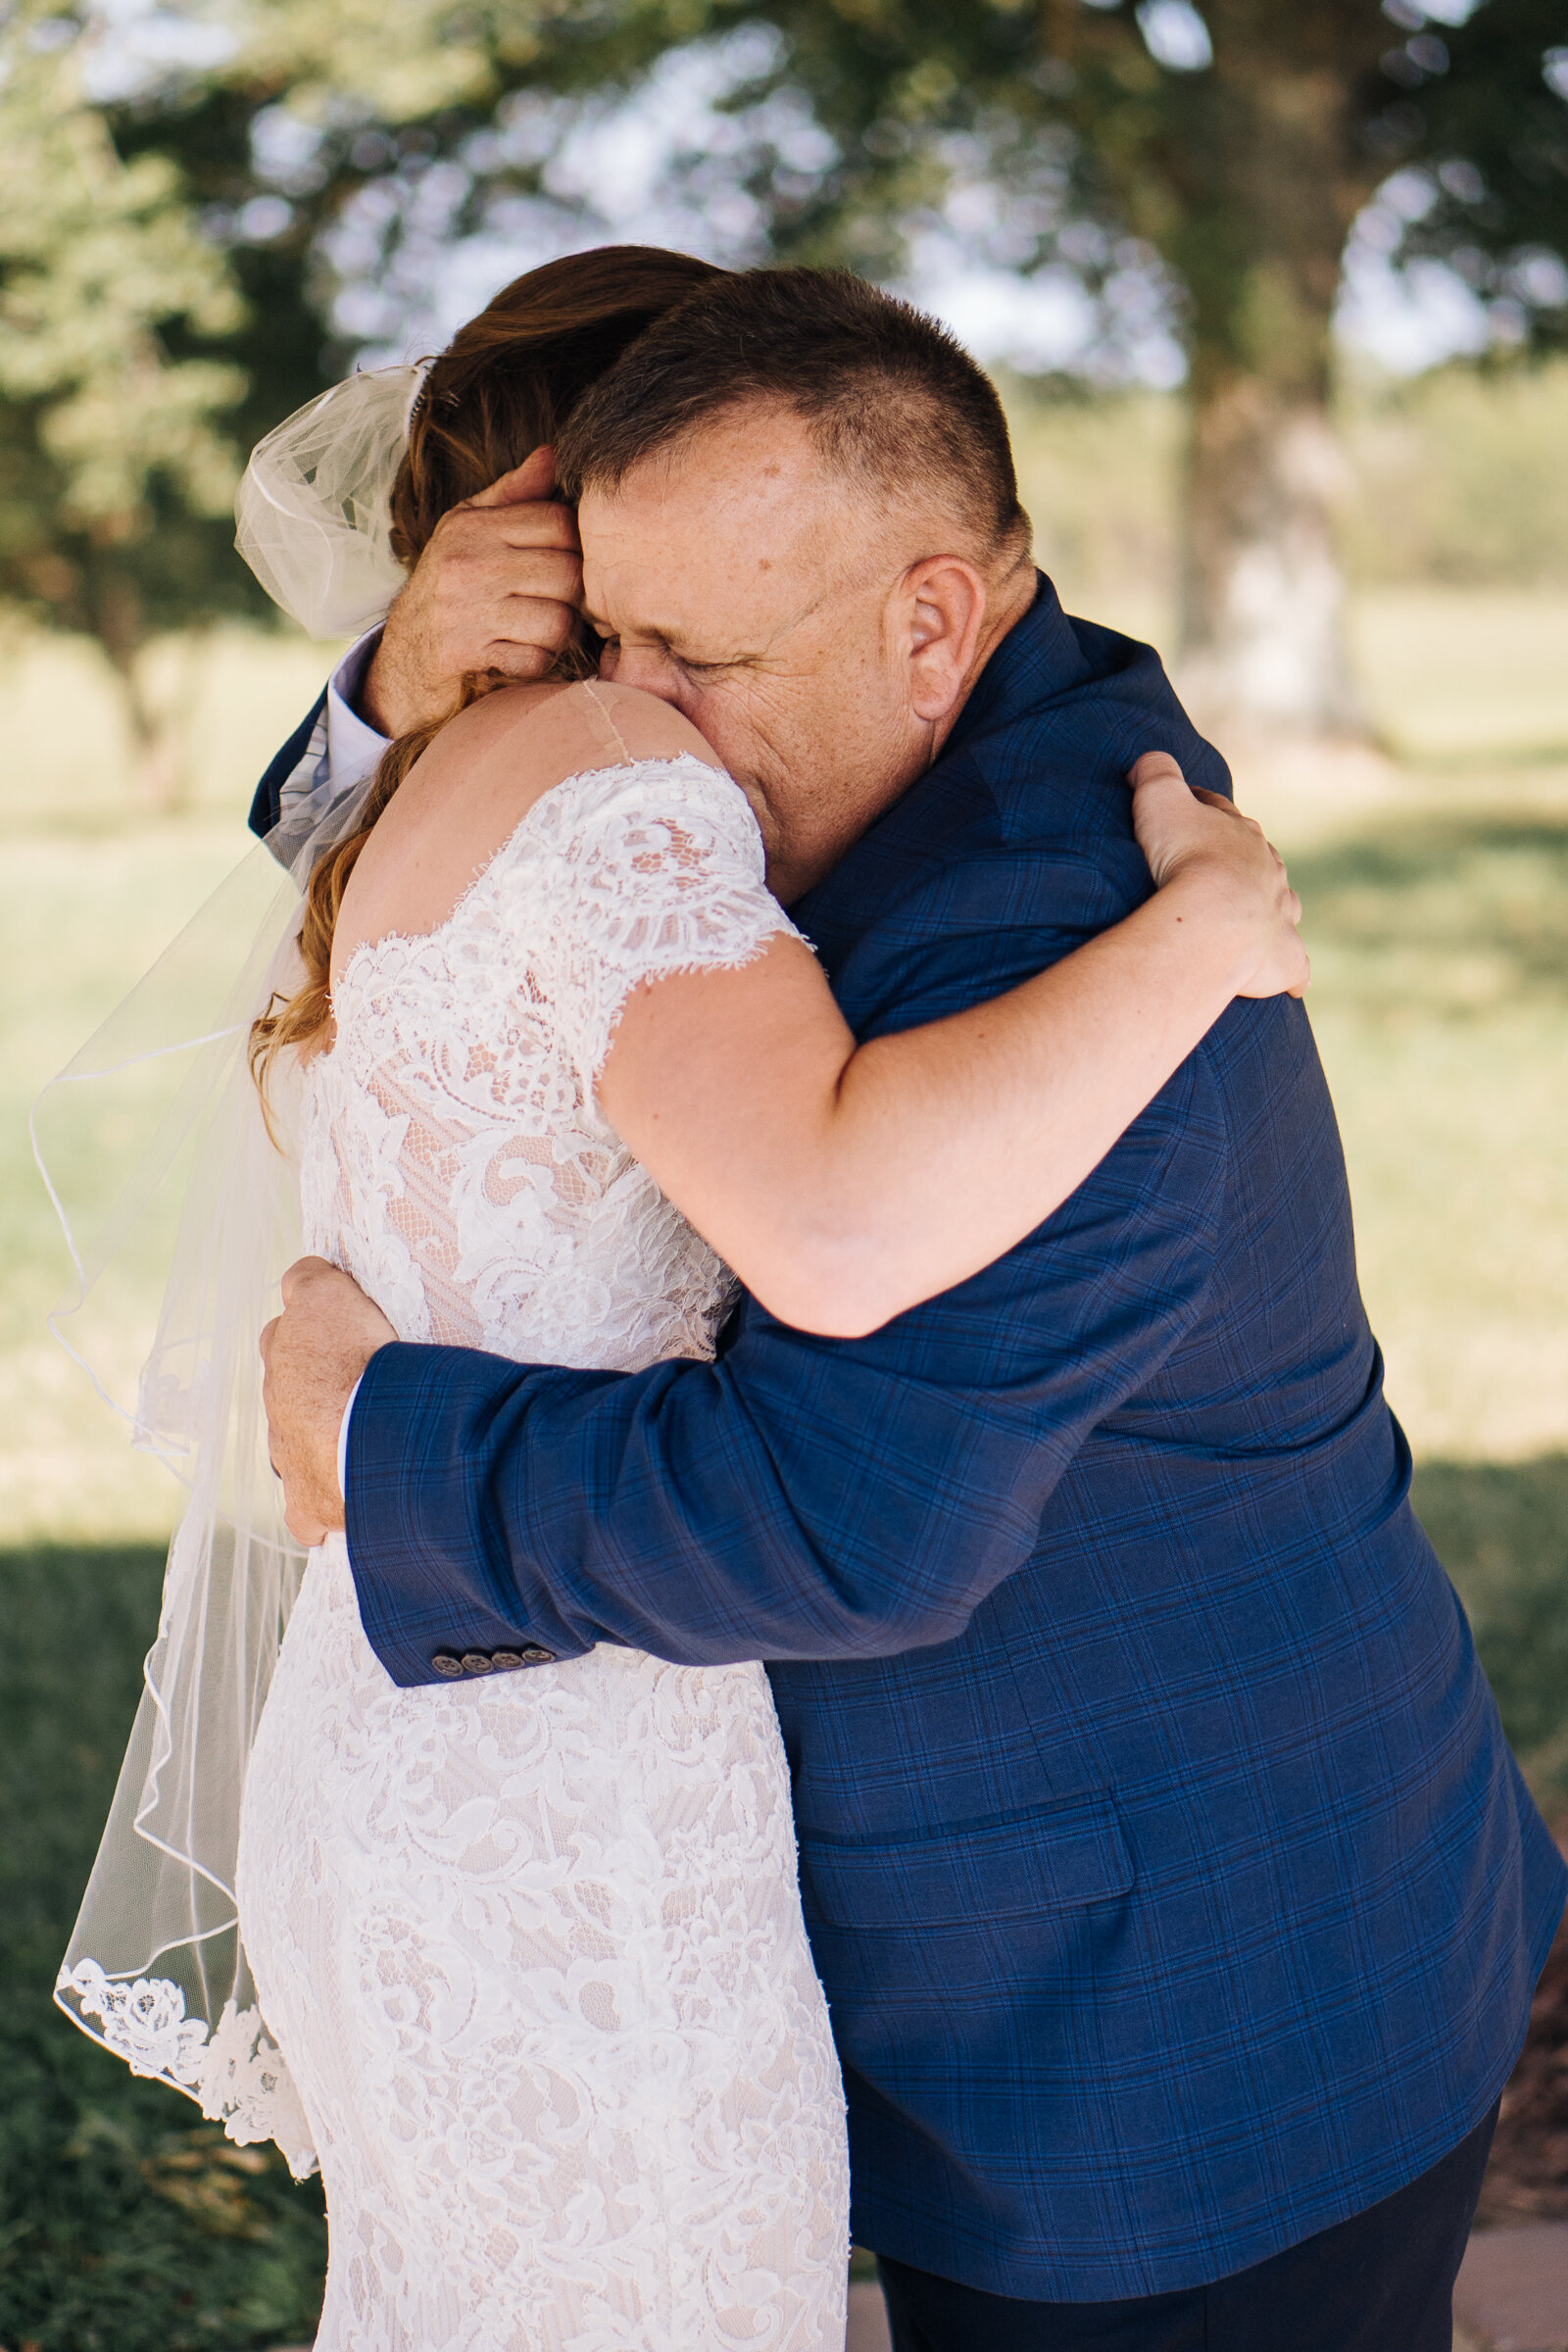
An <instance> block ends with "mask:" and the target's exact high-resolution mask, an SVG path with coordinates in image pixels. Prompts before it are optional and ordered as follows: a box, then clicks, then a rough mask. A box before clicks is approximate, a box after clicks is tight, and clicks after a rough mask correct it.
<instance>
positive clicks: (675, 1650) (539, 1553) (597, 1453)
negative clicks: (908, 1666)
mask: <svg viewBox="0 0 1568 2352" xmlns="http://www.w3.org/2000/svg"><path fill="white" fill-rule="evenodd" d="M1129 862H1130V861H1129ZM932 887H933V888H936V889H938V890H940V891H941V893H942V897H943V909H944V927H945V937H944V938H943V940H942V942H941V948H942V951H943V952H941V953H936V952H934V947H933V934H932V926H931V922H930V921H929V920H925V921H922V920H921V917H920V908H919V907H918V906H915V905H911V904H910V903H909V902H906V903H905V904H904V905H902V906H901V907H899V908H898V910H897V915H896V917H895V918H894V919H893V920H892V921H891V922H889V923H888V924H885V925H883V926H882V927H881V928H880V930H879V932H878V934H877V935H876V936H875V937H874V938H870V939H868V940H867V941H866V942H865V943H864V954H865V957H866V959H867V961H868V962H870V963H871V964H873V965H874V967H875V987H876V990H877V992H878V993H879V994H882V995H883V997H884V1001H885V1002H886V1003H888V1004H889V1005H890V1007H891V1006H892V1005H895V1004H896V1005H897V1012H896V1015H895V1014H893V1013H892V1012H891V1010H890V1013H889V1015H888V1016H887V1017H886V1018H884V1019H883V1020H879V1021H876V1022H874V1023H873V1026H876V1027H882V1026H889V1027H904V1026H906V1025H911V1024H913V1023H915V1022H918V1021H920V1020H923V1019H926V1018H929V1017H930V1016H931V1015H932V1014H933V1013H936V1012H939V1011H947V1010H952V1009H954V1007H955V1005H956V1003H958V1002H962V1001H968V1002H974V1001H976V1000H977V999H981V998H985V997H988V996H992V995H995V994H996V993H997V992H998V991H999V990H1000V989H1002V988H1005V987H1006V986H1008V985H1010V984H1011V983H1012V981H1014V980H1015V979H1017V978H1020V977H1022V976H1023V975H1024V974H1026V973H1028V972H1030V971H1034V970H1038V969H1040V968H1041V967H1042V966H1044V965H1045V964H1047V963H1050V962H1052V961H1054V960H1055V959H1056V958H1057V957H1059V956H1061V955H1062V954H1064V953H1065V952H1066V950H1067V948H1068V947H1070V946H1074V945H1076V944H1078V941H1079V940H1080V939H1081V938H1082V937H1083V935H1084V933H1085V932H1086V931H1089V930H1097V929H1099V928H1100V927H1101V925H1102V923H1103V921H1104V920H1106V919H1110V920H1114V919H1115V914H1116V912H1118V911H1120V910H1121V909H1120V908H1119V907H1113V906H1110V905H1105V904H1103V901H1104V899H1105V898H1106V896H1107V895H1108V896H1109V897H1110V898H1112V899H1114V898H1116V897H1119V896H1120V895H1121V888H1122V886H1119V885H1118V886H1116V887H1114V888H1112V889H1111V890H1110V891H1109V893H1108V894H1107V892H1106V884H1105V877H1104V875H1103V872H1102V871H1100V870H1099V868H1098V866H1097V865H1095V864H1085V863H1083V862H1080V863H1079V864H1078V865H1077V866H1076V867H1071V866H1069V865H1068V864H1067V863H1066V861H1062V860H1059V859H1049V860H1048V859H1044V858H1043V859H1042V860H1041V861H1040V864H1039V866H1038V868H1031V861H1028V860H1026V861H1025V870H1023V871H1021V872H1020V873H1019V875H1018V878H1017V881H1016V900H1015V903H1014V906H1013V907H1011V908H1009V909H1008V911H1009V913H1011V914H1012V916H1013V925H1012V927H1009V928H1004V927H1002V926H1000V925H999V924H998V922H997V921H996V919H995V917H996V912H997V907H996V900H997V892H996V887H995V881H994V878H993V877H988V876H987V875H985V874H983V873H981V874H977V878H976V881H975V884H974V891H975V894H976V896H975V901H974V907H973V919H970V917H969V915H968V913H966V908H965V905H964V903H963V901H962V896H961V894H960V895H959V897H957V898H956V896H955V887H956V877H955V875H954V873H953V872H952V870H951V869H948V870H947V871H945V872H944V873H943V874H942V875H941V876H940V877H938V878H937V880H936V881H935V882H934V883H933V885H932ZM1053 900H1054V916H1055V919H1054V922H1052V923H1051V924H1050V925H1049V927H1048V925H1047V924H1046V923H1045V922H1043V921H1042V920H1041V919H1040V916H1039V913H1038V912H1036V914H1035V919H1034V921H1033V923H1032V924H1031V925H1026V924H1025V923H1024V922H1022V921H1019V920H1018V913H1019V910H1020V908H1022V907H1025V906H1028V905H1031V904H1032V906H1033V907H1034V908H1036V909H1038V908H1040V907H1042V906H1050V905H1051V903H1052V901H1053ZM982 909H988V910H989V912H990V914H991V917H992V920H991V921H990V922H989V923H982V921H981V920H980V919H979V916H980V913H981V910H982ZM895 943H902V944H901V945H895ZM960 967H962V968H961V971H960ZM1226 1017H1227V1018H1229V1019H1255V1018H1270V1017H1276V1015H1275V1009H1274V1008H1272V1007H1264V1008H1255V1007H1252V1006H1240V1007H1237V1008H1235V1009H1234V1010H1233V1011H1232V1012H1231V1013H1230V1014H1229V1015H1227V1016H1226ZM1227 1174H1228V1168H1227V1154H1226V1137H1225V1130H1224V1121H1223V1116H1222V1109H1221V1105H1220V1103H1219V1100H1218V1096H1217V1091H1216V1088H1215V1084H1214V1081H1213V1078H1212V1075H1211V1071H1210V1067H1209V1061H1208V1057H1207V1055H1206V1054H1205V1053H1204V1052H1203V1051H1200V1053H1199V1054H1197V1055H1196V1056H1194V1057H1193V1058H1192V1059H1191V1060H1190V1061H1188V1062H1187V1063H1185V1064H1184V1065H1183V1067H1182V1069H1181V1070H1180V1071H1179V1072H1178V1073H1177V1075H1176V1077H1175V1078H1174V1079H1173V1080H1172V1081H1171V1083H1170V1084H1169V1086H1167V1087H1166V1088H1165V1089H1164V1090H1163V1092H1162V1093H1161V1094H1160V1096H1159V1097H1158V1098H1157V1099H1156V1101H1155V1102H1154V1103H1153V1104H1152V1107H1151V1108H1150V1110H1149V1111H1147V1112H1146V1113H1145V1114H1144V1116H1143V1117H1142V1118H1141V1119H1140V1120H1138V1122H1137V1123H1136V1124H1135V1125H1134V1126H1133V1127H1132V1128H1131V1129H1130V1130H1129V1131H1128V1133H1127V1135H1126V1136H1124V1138H1123V1139H1122V1141H1121V1142H1120V1143H1119V1144H1118V1145H1117V1146H1116V1147H1115V1149H1114V1150H1113V1151H1112V1152H1110V1153H1109V1154H1108V1155H1107V1156H1106V1158H1105V1159H1104V1160H1103V1161H1102V1163H1101V1165H1100V1167H1099V1168H1098V1169H1097V1170H1096V1171H1095V1173H1094V1174H1093V1176H1092V1177H1091V1178H1090V1179H1089V1181H1088V1182H1087V1183H1086V1184H1084V1185H1083V1186H1082V1187H1080V1189H1079V1190H1078V1192H1076V1193H1075V1194H1074V1195H1073V1196H1072V1198H1071V1199H1070V1200H1069V1201H1067V1202H1066V1203H1065V1205H1064V1206H1063V1207H1062V1208H1061V1209H1059V1210H1058V1211H1057V1213H1056V1214H1055V1216H1054V1217H1052V1218H1051V1219H1049V1220H1048V1221H1047V1223H1046V1224H1045V1225H1043V1226H1041V1227H1040V1228H1039V1229H1038V1230H1037V1231H1036V1232H1035V1233H1034V1234H1033V1235H1031V1236H1030V1237H1029V1239H1028V1240H1027V1241H1026V1242H1025V1243H1023V1244H1022V1245H1021V1246H1020V1247H1019V1248H1018V1249H1017V1250H1012V1251H1010V1252H1009V1253H1008V1254H1007V1256H1005V1258H1003V1259H1001V1260H1000V1261H999V1262H998V1263H997V1264H995V1265H993V1266H990V1267H988V1268H987V1269H986V1270H985V1271H984V1272H982V1273H981V1274H978V1275H976V1276H975V1277H973V1278H972V1279H971V1280H970V1281H968V1282H965V1283H962V1284H960V1285H959V1286H958V1287H957V1288H956V1289H954V1290H952V1291H949V1292H947V1293H945V1294H944V1295H943V1296H942V1297H940V1298H938V1299H933V1300H931V1301H929V1302H928V1303H927V1304H925V1305H923V1306H920V1307H917V1308H915V1309H913V1310H912V1311H910V1312H909V1313H907V1314H905V1315H902V1316H900V1317H898V1318H897V1319H896V1320H895V1321H894V1322H892V1323H891V1324H889V1325H887V1326H886V1327H885V1328H883V1329H882V1330H880V1331H877V1332H874V1333H872V1334H871V1335H870V1336H869V1337H867V1338H865V1339H857V1340H851V1341H846V1340H829V1339H823V1338H819V1337H815V1336H812V1335H810V1334H807V1333H804V1332H800V1331H795V1330H792V1329H790V1328H789V1327H788V1326H787V1325H784V1324H782V1323H780V1322H778V1321H777V1320H776V1319H775V1318H773V1317H770V1316H768V1315H767V1314H765V1313H764V1312H763V1311H762V1310H761V1309H760V1307H759V1306H757V1304H756V1303H755V1301H750V1300H749V1301H747V1302H746V1304H745V1306H744V1308H743V1310H742V1312H741V1314H740V1316H739V1318H738V1320H737V1324H736V1326H735V1329H734V1335H733V1339H732V1342H731V1344H730V1346H729V1347H728V1348H725V1349H724V1350H723V1351H722V1352H721V1354H720V1357H719V1360H718V1361H717V1362H716V1363H713V1364H701V1363H694V1362H689V1361H687V1362H676V1363H664V1364H660V1365H655V1366H653V1367H651V1368H650V1369H649V1370H647V1371H645V1372H640V1373H636V1374H619V1373H613V1372H583V1371H564V1370H562V1369H559V1368H548V1367H537V1366H527V1365H519V1364H511V1363H507V1362H505V1361H502V1360H500V1359H498V1358H496V1357H493V1356H487V1355H482V1354H478V1353H474V1352H470V1351H467V1350H464V1349H459V1348H411V1347H403V1346H389V1347H385V1348H381V1349H380V1351H379V1352H377V1353H375V1354H374V1355H373V1356H372V1357H371V1360H370V1361H369V1363H368V1368H367V1369H366V1373H365V1378H364V1382H363V1385H362V1386H361V1389H360V1392H359V1396H358V1398H357V1400H356V1403H355V1407H354V1412H353V1415H352V1418H351V1422H350V1430H349V1446H348V1494H347V1523H348V1534H349V1546H350V1552H351V1556H352V1558H353V1560H354V1565H355V1573H356V1577H357V1579H358V1583H359V1593H360V1604H361V1613H362V1616H363V1618H364V1622H365V1626H366V1631H367V1633H368V1637H369V1639H370V1641H371V1642H372V1644H373V1645H374V1647H375V1648H376V1650H377V1652H378V1654H379V1655H380V1656H381V1658H382V1660H383V1662H384V1663H385V1665H386V1666H387V1669H388V1671H389V1673H391V1675H392V1676H393V1678H394V1680H396V1681H398V1682H400V1683H405V1684H407V1683H416V1682H429V1681H432V1680H434V1679H435V1678H436V1676H437V1675H439V1674H440V1673H442V1672H443V1671H447V1672H450V1671H452V1661H453V1659H454V1658H459V1659H461V1658H462V1657H463V1656H464V1655H465V1654H467V1655H468V1656H470V1657H471V1658H478V1659H479V1660H480V1662H481V1664H482V1662H483V1656H484V1653H489V1652H495V1651H502V1652H506V1653H510V1654H511V1655H513V1656H516V1655H518V1654H520V1653H522V1652H523V1651H525V1650H528V1649H534V1650H538V1651H541V1652H546V1653H549V1654H553V1655H568V1654H573V1653H575V1652H578V1651H581V1650H583V1649H585V1648H588V1647H590V1646H591V1645H592V1644H593V1643H594V1642H598V1641H601V1640H611V1641H616V1642H627V1643H630V1644H632V1645H634V1646H636V1647H639V1648H645V1649H648V1650H651V1651H653V1652H654V1653H656V1654H657V1655H660V1656H664V1657H669V1658H674V1659H679V1660H686V1661H694V1662H701V1661H712V1660H722V1659H734V1658H742V1657H758V1656H762V1657H769V1658H778V1659H782V1658H788V1657H820V1656H832V1655H846V1656H851V1655H872V1654H878V1653H886V1652H892V1651H896V1650H899V1649H903V1648H907V1647H911V1646H914V1645H917V1644H919V1643H922V1642H940V1641H946V1640H950V1639H952V1638H953V1637H954V1636H955V1635H956V1634H957V1633H959V1632H960V1631H961V1630H962V1628H963V1626H964V1624H965V1623H966V1622H967V1619H968V1616H969V1614H970V1613H971V1611H972V1610H973V1609H974V1607H975V1606H976V1605H977V1604H978V1602H979V1601H980V1600H981V1599H982V1598H983V1596H984V1594H985V1593H988V1592H989V1591H990V1590H991V1589H992V1588H993V1587H994V1586H995V1585H996V1584H997V1583H998V1582H1000V1581H1001V1580H1002V1579H1003V1578H1004V1577H1005V1576H1007V1575H1009V1574H1011V1573H1012V1572H1013V1571H1014V1570H1015V1569H1016V1568H1018V1567H1019V1566H1020V1565H1021V1564H1022V1563H1023V1562H1024V1561H1025V1560H1027V1559H1028V1557H1029V1556H1030V1554H1031V1552H1032V1550H1033V1548H1034V1545H1035V1543H1036V1541H1037V1530H1038V1526H1039V1521H1040V1515H1041V1512H1042V1510H1043V1508H1044V1506H1045V1504H1046V1501H1047V1499H1048V1497H1049V1496H1050V1495H1051V1492H1052V1490H1053V1488H1054V1485H1055V1484H1056V1482H1057V1480H1058V1479H1059V1478H1060V1477H1061V1476H1062V1474H1063V1472H1064V1470H1065V1469H1066V1468H1067V1466H1068V1464H1069V1463H1070V1462H1071V1460H1072V1457H1073V1455H1074V1453H1075V1452H1076V1451H1077V1449H1078V1447H1079V1446H1081V1445H1082V1443H1083V1442H1084V1440H1085V1438H1086V1437H1087V1436H1088V1434H1089V1432H1090V1431H1091V1430H1092V1429H1093V1428H1094V1427H1095V1426H1096V1425H1097V1424H1098V1423H1099V1422H1101V1421H1102V1420H1103V1419H1104V1417H1105V1416H1106V1414H1107V1413H1109V1412H1111V1411H1113V1410H1114V1408H1115V1407H1116V1405H1117V1404H1118V1403H1119V1402H1120V1401H1121V1400H1122V1399H1123V1398H1125V1397H1128V1396H1129V1395H1131V1394H1132V1393H1134V1392H1135V1391H1136V1390H1138V1389H1139V1388H1141V1387H1143V1386H1144V1385H1145V1384H1146V1383H1147V1382H1148V1381H1149V1380H1150V1379H1151V1378H1152V1376H1153V1375H1154V1374H1155V1372H1156V1371H1157V1370H1158V1368H1159V1366H1160V1365H1161V1364H1162V1363H1163V1361H1164V1360H1165V1358H1166V1356H1167V1355H1168V1354H1169V1352H1170V1351H1171V1349H1172V1348H1174V1347H1176V1346H1177V1345H1178V1344H1179V1343H1180V1341H1181V1339H1182V1337H1183V1336H1184V1334H1185V1333H1186V1332H1188V1331H1189V1330H1190V1329H1191V1328H1192V1326H1193V1323H1194V1322H1195V1320H1196V1318H1197V1317H1198V1315H1199V1314H1200V1313H1201V1306H1202V1301H1203V1298H1204V1295H1205V1292H1206V1289H1207V1286H1208V1282H1209V1278H1210V1271H1211V1267H1212V1264H1213V1260H1214V1252H1215V1249H1216V1246H1217V1236H1218V1228H1219V1220H1220V1215H1221V1202H1222V1199H1223V1195H1224V1191H1225V1186H1226V1180H1227ZM367 1352H368V1350H367ZM356 1369H357V1367H356ZM344 1394H345V1396H346V1395H347V1388H346V1387H345V1390H344ZM336 1426H337V1425H336V1420H335V1418H334V1419H333V1420H332V1422H331V1426H330V1432H329V1437H332V1438H335V1435H336ZM328 1475H330V1474H329V1473H328ZM437 1656H440V1657H441V1658H442V1659H443V1661H444V1664H443V1665H440V1666H437V1665H432V1662H431V1661H432V1659H433V1658H435V1657H437Z"/></svg>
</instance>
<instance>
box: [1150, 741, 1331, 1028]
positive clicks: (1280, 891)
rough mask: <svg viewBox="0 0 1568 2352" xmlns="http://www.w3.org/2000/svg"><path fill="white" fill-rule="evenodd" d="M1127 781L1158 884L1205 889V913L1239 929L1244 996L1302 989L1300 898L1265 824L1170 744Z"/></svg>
mask: <svg viewBox="0 0 1568 2352" xmlns="http://www.w3.org/2000/svg"><path fill="white" fill-rule="evenodd" d="M1127 781H1128V783H1129V784H1131V786H1132V788H1133V831H1134V833H1135V834H1136V835H1137V837H1138V846H1139V848H1140V849H1141V850H1142V851H1143V853H1144V856H1145V857H1146V858H1148V860H1149V870H1150V872H1151V873H1152V875H1153V877H1154V882H1155V885H1156V887H1157V888H1158V889H1160V890H1165V889H1167V888H1168V887H1169V886H1170V884H1172V883H1173V882H1176V881H1178V880H1179V881H1181V882H1182V883H1184V884H1186V885H1190V886H1192V887H1194V888H1195V889H1197V891H1198V892H1199V894H1200V906H1201V912H1200V914H1199V918H1198V919H1199V920H1201V921H1204V922H1212V923H1214V924H1216V925H1219V926H1223V927H1224V928H1226V929H1228V930H1233V931H1234V932H1235V934H1236V949H1237V959H1238V960H1237V972H1236V994H1237V995H1238V996H1239V997H1279V996H1292V997H1304V996H1305V994H1306V990H1307V985H1308V983H1309V981H1310V980H1311V977H1312V967H1311V964H1310V962H1309V961H1308V959H1307V953H1306V950H1305V948H1304V947H1303V946H1302V945H1301V935H1300V930H1299V925H1300V920H1301V902H1300V900H1299V898H1298V897H1297V895H1296V893H1295V891H1294V890H1293V889H1292V888H1291V878H1290V876H1289V874H1288V873H1287V872H1286V870H1285V860H1284V858H1282V857H1281V856H1280V854H1279V852H1278V850H1277V849H1275V847H1274V845H1273V843H1272V842H1271V841H1269V840H1267V839H1266V838H1265V836H1264V832H1263V828H1262V826H1261V825H1259V824H1256V823H1255V822H1254V821H1253V819H1252V818H1251V817H1250V816H1243V814H1242V812H1241V810H1240V809H1237V808H1236V807H1235V806H1234V805H1233V804H1232V803H1231V802H1230V801H1227V800H1225V799H1223V798H1222V797H1221V795H1220V794H1219V793H1217V792H1204V791H1202V790H1201V788H1200V787H1199V786H1198V785H1196V784H1189V783H1188V782H1187V780H1186V778H1185V777H1184V776H1183V774H1182V771H1181V769H1180V768H1179V767H1178V766H1177V764H1176V761H1175V760H1173V759H1172V758H1171V756H1170V754H1169V753H1168V752H1146V753H1145V754H1144V756H1143V758H1142V759H1141V760H1139V761H1138V763H1137V765H1136V766H1135V767H1134V768H1133V769H1132V770H1131V772H1130V774H1129V775H1128V778H1127Z"/></svg>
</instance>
